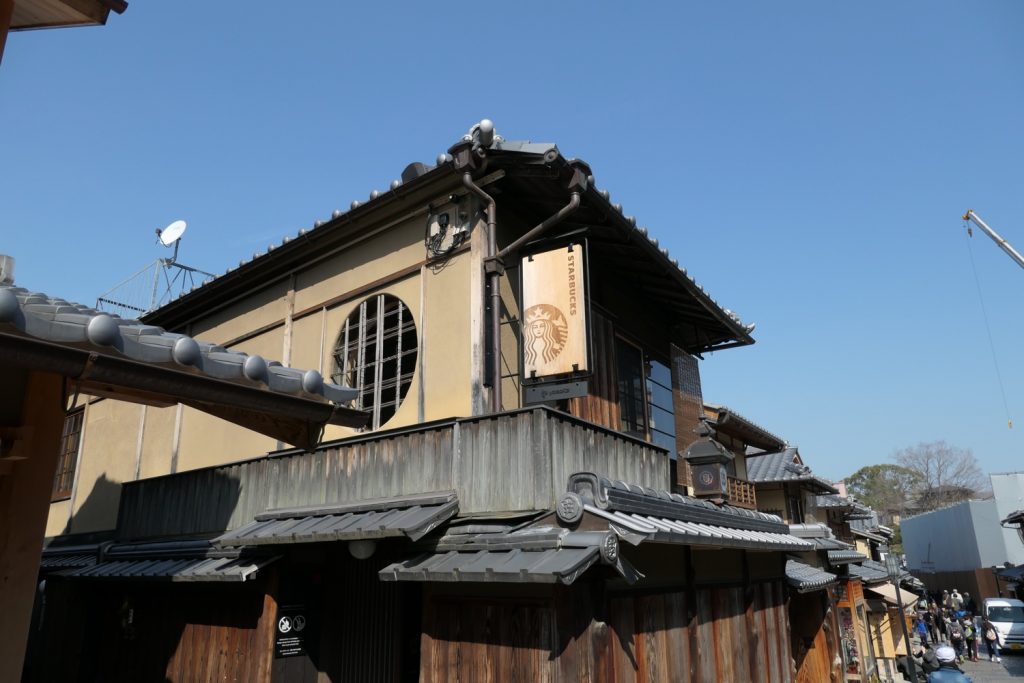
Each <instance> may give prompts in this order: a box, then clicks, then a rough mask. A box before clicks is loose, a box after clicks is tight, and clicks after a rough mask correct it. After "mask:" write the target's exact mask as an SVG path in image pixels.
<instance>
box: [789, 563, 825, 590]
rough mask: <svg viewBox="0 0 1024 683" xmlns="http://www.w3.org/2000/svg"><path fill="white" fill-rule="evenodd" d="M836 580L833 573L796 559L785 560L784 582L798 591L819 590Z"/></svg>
mask: <svg viewBox="0 0 1024 683" xmlns="http://www.w3.org/2000/svg"><path fill="white" fill-rule="evenodd" d="M836 581H837V577H836V575H835V574H830V573H829V572H827V571H825V570H823V569H819V568H817V567H812V566H811V565H809V564H804V563H803V562H798V561H797V560H787V561H786V582H787V583H788V584H789V585H790V586H791V587H792V588H793V589H795V590H796V591H797V592H798V593H807V592H810V591H816V590H821V589H822V588H825V587H826V586H829V585H831V584H833V583H835V582H836Z"/></svg>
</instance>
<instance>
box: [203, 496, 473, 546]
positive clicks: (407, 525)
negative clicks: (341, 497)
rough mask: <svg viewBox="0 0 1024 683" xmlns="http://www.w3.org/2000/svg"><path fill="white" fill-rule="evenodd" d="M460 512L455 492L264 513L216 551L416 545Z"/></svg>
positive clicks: (223, 538) (225, 538)
mask: <svg viewBox="0 0 1024 683" xmlns="http://www.w3.org/2000/svg"><path fill="white" fill-rule="evenodd" d="M458 510H459V501H458V500H457V499H456V497H455V492H454V491H450V492H442V493H437V494H423V495H416V496H402V497H399V498H388V499H381V500H376V501H361V502H359V503H355V504H344V505H332V506H326V505H319V506H313V507H301V508H287V509H279V510H268V511H267V512H265V513H262V514H259V515H256V519H255V521H253V522H251V523H249V524H246V525H245V526H243V527H241V528H238V529H235V530H234V531H231V532H228V533H226V534H224V535H223V536H220V537H219V538H217V539H216V540H215V541H214V543H215V544H216V545H219V546H252V545H284V544H291V543H322V542H327V541H350V540H356V539H369V538H387V537H403V536H404V537H406V538H410V539H412V540H417V539H420V538H422V537H423V536H425V535H426V534H428V533H430V531H432V530H433V529H435V528H437V526H439V525H440V524H443V523H444V522H446V521H447V520H448V519H450V518H451V517H453V516H454V515H455V514H456V513H457V512H458Z"/></svg>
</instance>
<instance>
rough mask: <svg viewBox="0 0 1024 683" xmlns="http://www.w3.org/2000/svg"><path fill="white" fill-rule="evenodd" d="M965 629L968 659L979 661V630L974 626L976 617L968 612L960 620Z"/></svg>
mask: <svg viewBox="0 0 1024 683" xmlns="http://www.w3.org/2000/svg"><path fill="white" fill-rule="evenodd" d="M960 625H961V626H963V629H964V643H965V644H966V646H967V659H969V660H971V661H972V662H976V661H978V632H977V631H976V630H975V628H974V618H973V617H972V616H971V615H970V614H968V615H967V616H965V617H964V618H963V620H962V621H961V622H960Z"/></svg>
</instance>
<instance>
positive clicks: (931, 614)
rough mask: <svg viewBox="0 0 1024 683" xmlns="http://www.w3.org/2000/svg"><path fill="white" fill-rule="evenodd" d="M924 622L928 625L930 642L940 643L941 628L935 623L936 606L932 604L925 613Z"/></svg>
mask: <svg viewBox="0 0 1024 683" xmlns="http://www.w3.org/2000/svg"><path fill="white" fill-rule="evenodd" d="M924 623H925V626H927V627H928V642H929V643H938V642H939V629H938V627H937V626H936V625H935V606H934V605H932V606H930V607H929V608H928V610H927V611H926V612H925V613H924Z"/></svg>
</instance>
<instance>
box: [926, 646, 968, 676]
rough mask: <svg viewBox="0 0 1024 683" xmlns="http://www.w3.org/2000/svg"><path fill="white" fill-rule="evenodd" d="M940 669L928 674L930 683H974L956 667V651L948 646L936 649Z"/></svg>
mask: <svg viewBox="0 0 1024 683" xmlns="http://www.w3.org/2000/svg"><path fill="white" fill-rule="evenodd" d="M935 658H936V659H938V660H939V668H938V670H936V671H933V672H931V673H930V674H928V683H973V681H972V680H971V679H970V677H968V676H966V675H964V672H963V671H961V670H960V667H958V666H957V665H956V651H955V650H954V649H953V648H951V647H949V646H948V645H943V646H942V647H938V648H935Z"/></svg>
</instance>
